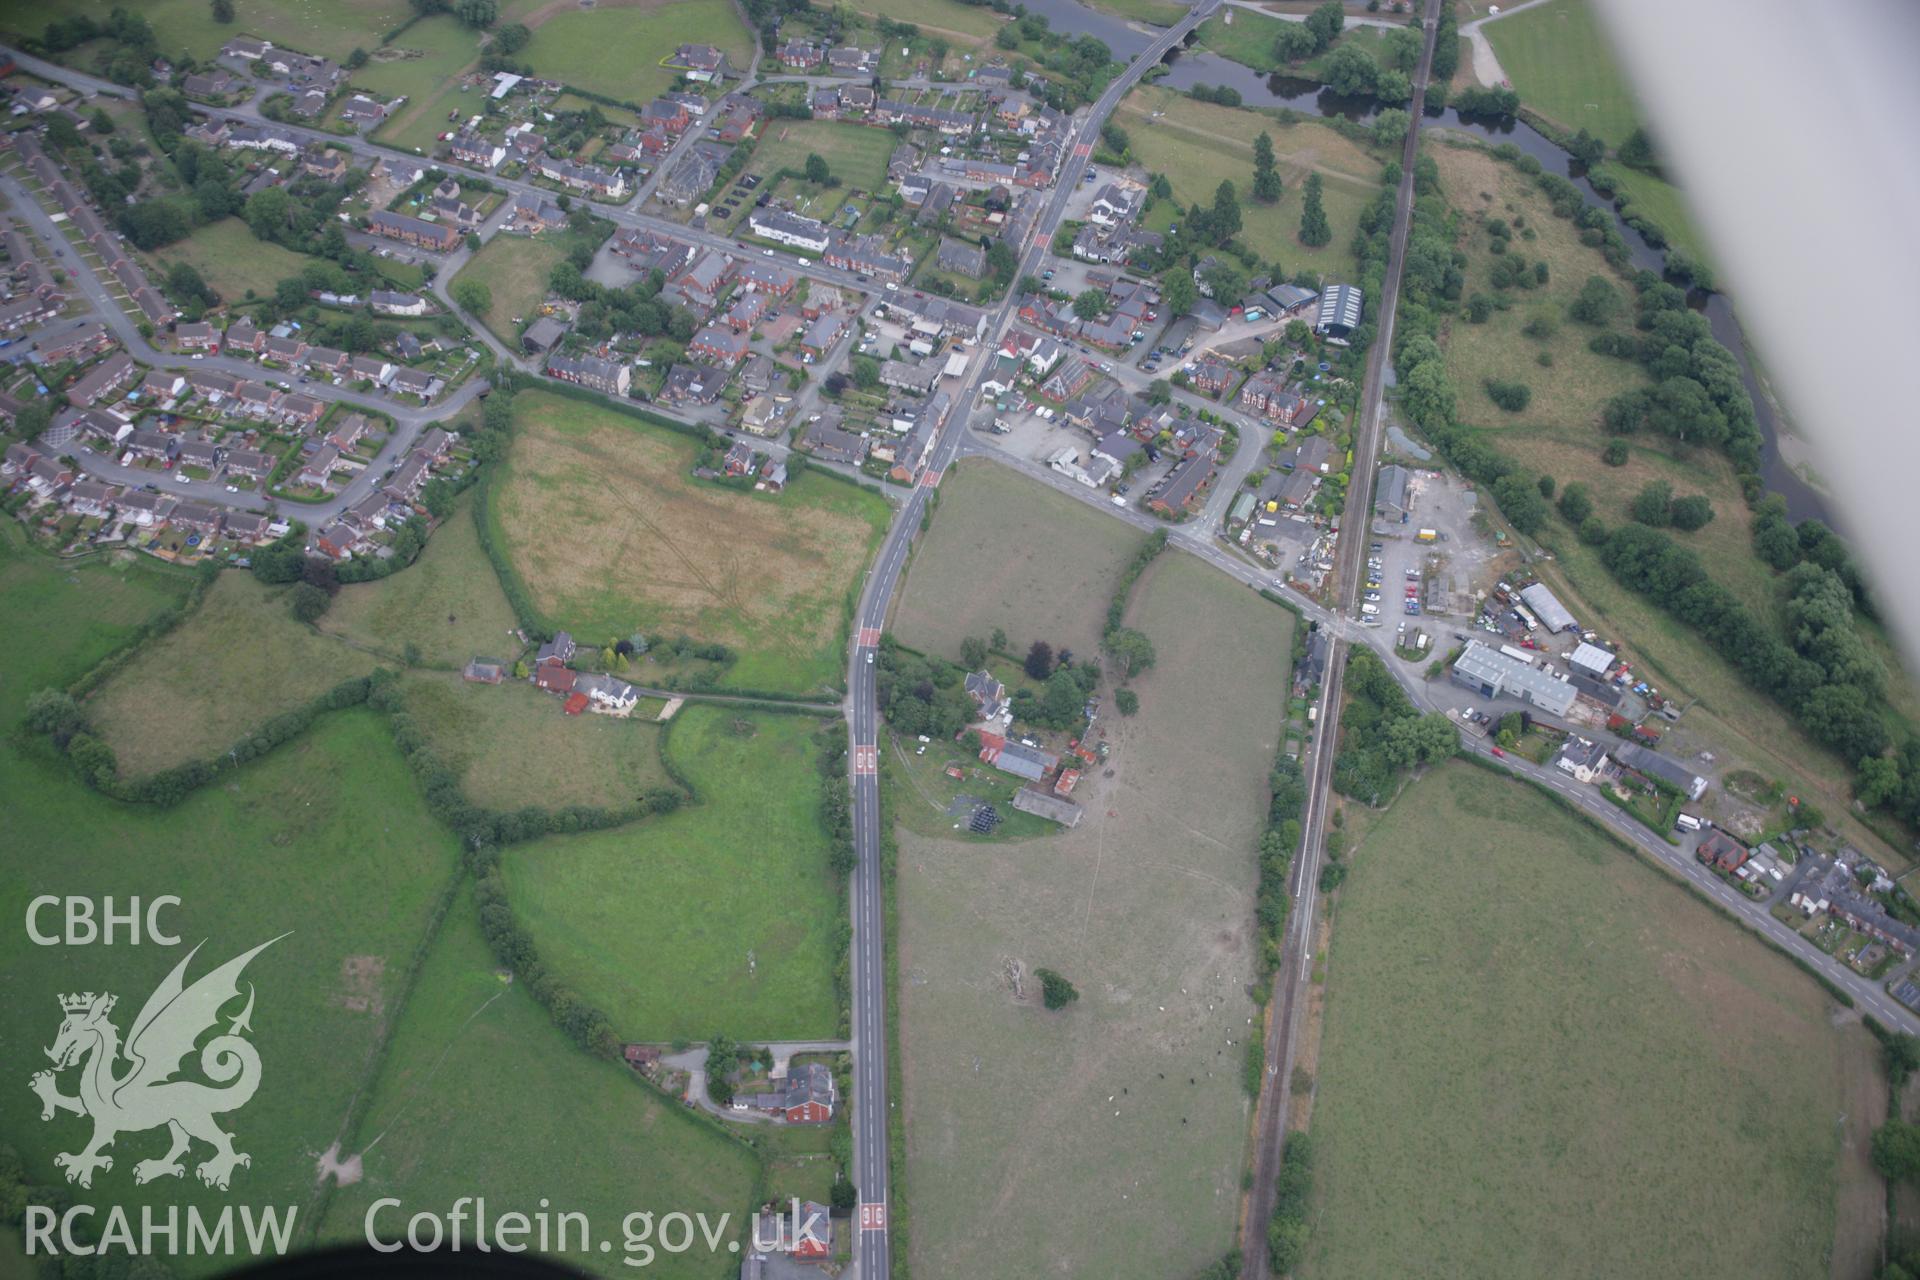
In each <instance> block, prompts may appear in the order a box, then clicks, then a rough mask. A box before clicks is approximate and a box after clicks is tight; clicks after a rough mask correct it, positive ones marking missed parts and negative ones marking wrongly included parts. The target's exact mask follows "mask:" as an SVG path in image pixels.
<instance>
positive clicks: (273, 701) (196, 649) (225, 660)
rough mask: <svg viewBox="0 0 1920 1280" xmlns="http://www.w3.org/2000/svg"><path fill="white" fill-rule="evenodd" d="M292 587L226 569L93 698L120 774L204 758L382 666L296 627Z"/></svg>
mask: <svg viewBox="0 0 1920 1280" xmlns="http://www.w3.org/2000/svg"><path fill="white" fill-rule="evenodd" d="M290 590H291V588H288V587H269V586H264V585H262V584H261V582H260V580H259V579H258V578H256V577H254V576H253V575H252V574H250V573H223V574H221V575H220V577H219V579H218V580H217V581H216V582H215V583H214V584H213V586H212V588H211V589H209V590H208V592H207V594H206V598H205V600H203V601H202V602H201V605H200V607H199V608H198V609H197V610H195V611H194V613H193V614H192V616H191V617H188V618H187V619H185V620H184V621H183V622H181V623H180V625H179V626H177V627H175V628H174V629H173V630H171V631H169V632H168V633H167V634H166V635H164V636H161V637H160V638H159V639H157V640H155V641H153V642H152V643H150V644H147V645H145V646H144V647H142V648H141V649H140V651H139V652H138V653H136V654H134V655H133V657H132V658H131V659H130V660H128V661H127V662H126V663H125V664H124V665H123V666H121V667H119V668H118V669H117V670H115V671H114V673H113V674H112V675H111V676H109V677H107V680H106V682H105V683H104V684H102V685H101V686H100V687H99V689H97V690H96V691H95V692H94V693H93V694H92V696H90V697H89V698H88V699H87V700H86V703H85V707H84V710H85V712H86V716H87V719H88V720H89V721H90V722H91V723H92V724H93V726H94V728H95V730H96V731H97V732H98V733H99V735H100V737H101V738H102V740H103V741H105V742H106V744H107V745H108V746H110V747H112V748H113V751H114V754H115V756H116V757H117V758H118V760H119V762H120V772H121V774H122V775H123V776H125V777H140V776H143V775H145V774H149V773H153V772H156V771H158V770H160V769H166V768H171V767H172V766H174V765H177V764H184V763H185V762H187V761H189V760H204V759H207V758H209V757H211V756H213V755H215V754H217V753H219V752H222V751H225V750H226V749H227V748H228V747H230V746H232V745H233V744H234V743H236V742H238V741H239V740H240V739H241V738H242V737H243V736H245V735H246V734H247V733H249V732H250V731H252V730H254V729H256V728H258V727H259V726H260V725H262V724H264V723H265V722H266V721H268V720H270V719H272V718H273V717H274V716H277V715H279V714H280V713H282V712H284V711H292V710H295V709H297V708H299V707H301V706H304V705H305V704H306V703H308V702H309V701H311V700H312V699H314V698H316V697H318V696H320V695H321V694H323V693H325V692H326V691H327V690H328V689H331V688H333V686H335V685H337V684H339V683H340V682H341V681H342V680H346V679H349V678H351V677H353V676H362V675H365V674H367V673H368V672H369V671H371V670H373V668H374V667H375V666H377V665H378V663H377V662H376V660H375V659H374V658H373V657H372V656H371V655H369V654H365V653H361V652H359V651H358V650H354V649H350V648H348V647H347V646H346V645H343V644H340V643H338V642H337V641H335V640H333V639H331V638H330V637H327V636H323V635H321V634H319V633H318V632H316V631H315V630H313V629H312V628H311V627H308V626H304V625H302V624H301V623H299V622H296V621H294V618H293V611H292V609H291V607H290V606H289V604H288V601H287V596H288V593H289V591H290Z"/></svg>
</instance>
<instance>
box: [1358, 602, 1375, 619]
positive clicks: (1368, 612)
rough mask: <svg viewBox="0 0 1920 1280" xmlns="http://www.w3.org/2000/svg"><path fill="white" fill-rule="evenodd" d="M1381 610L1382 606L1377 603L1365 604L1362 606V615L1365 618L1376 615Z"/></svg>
mask: <svg viewBox="0 0 1920 1280" xmlns="http://www.w3.org/2000/svg"><path fill="white" fill-rule="evenodd" d="M1379 612H1380V606H1379V605H1377V604H1363V605H1361V606H1360V616H1362V617H1364V618H1371V617H1375V616H1376V615H1378V614H1379Z"/></svg>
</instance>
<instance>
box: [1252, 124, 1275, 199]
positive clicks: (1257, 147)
mask: <svg viewBox="0 0 1920 1280" xmlns="http://www.w3.org/2000/svg"><path fill="white" fill-rule="evenodd" d="M1253 198H1254V199H1255V200H1258V201H1260V202H1261V203H1263V204H1272V203H1273V202H1274V201H1275V200H1278V199H1279V198H1280V173H1279V171H1278V170H1277V169H1275V168H1274V167H1273V136H1272V135H1271V134H1269V133H1268V132H1267V131H1266V130H1264V129H1262V130H1261V131H1260V136H1259V137H1257V138H1255V139H1254V140H1253Z"/></svg>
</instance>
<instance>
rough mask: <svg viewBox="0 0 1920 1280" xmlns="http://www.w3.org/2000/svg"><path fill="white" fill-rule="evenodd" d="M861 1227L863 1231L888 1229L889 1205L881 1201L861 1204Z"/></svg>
mask: <svg viewBox="0 0 1920 1280" xmlns="http://www.w3.org/2000/svg"><path fill="white" fill-rule="evenodd" d="M860 1229H861V1230H862V1231H885V1230H886V1229H887V1206H886V1205H885V1204H884V1203H881V1202H873V1203H869V1204H863V1205H861V1206H860Z"/></svg>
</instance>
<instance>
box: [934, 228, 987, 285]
mask: <svg viewBox="0 0 1920 1280" xmlns="http://www.w3.org/2000/svg"><path fill="white" fill-rule="evenodd" d="M933 262H934V265H935V266H937V267H939V268H940V269H941V270H942V271H951V272H953V273H954V274H955V275H959V276H965V277H966V278H967V279H969V280H978V279H980V278H981V277H982V276H984V275H985V274H986V273H987V251H986V250H985V249H982V248H981V247H980V246H979V245H977V244H968V243H966V242H965V241H963V240H954V239H951V238H948V237H942V238H941V240H940V251H939V252H938V253H937V254H935V255H934V259H933Z"/></svg>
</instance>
